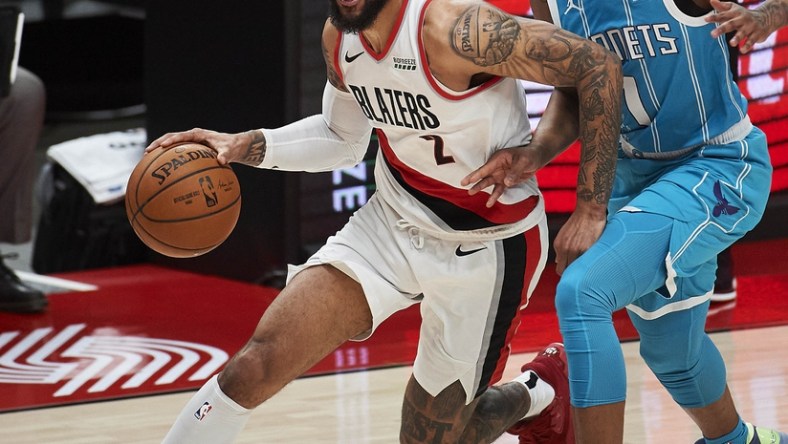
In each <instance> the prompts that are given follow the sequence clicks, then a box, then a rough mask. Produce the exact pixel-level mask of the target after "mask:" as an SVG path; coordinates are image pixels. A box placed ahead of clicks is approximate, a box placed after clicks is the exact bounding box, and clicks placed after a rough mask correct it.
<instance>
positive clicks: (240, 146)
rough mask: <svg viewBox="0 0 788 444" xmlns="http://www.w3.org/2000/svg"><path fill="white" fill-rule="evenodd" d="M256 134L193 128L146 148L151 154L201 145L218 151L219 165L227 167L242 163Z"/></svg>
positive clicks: (169, 134)
mask: <svg viewBox="0 0 788 444" xmlns="http://www.w3.org/2000/svg"><path fill="white" fill-rule="evenodd" d="M253 133H254V132H253V131H247V132H244V133H236V134H228V133H220V132H216V131H211V130H207V129H202V128H193V129H190V130H189V131H182V132H176V133H167V134H165V135H163V136H161V137H159V138H158V139H156V140H154V141H153V142H151V143H150V145H148V147H147V148H145V152H146V153H148V152H151V151H153V150H154V149H156V148H159V147H161V148H164V149H167V148H171V147H173V146H175V145H180V144H182V143H199V144H202V145H205V146H207V147H209V148H212V149H213V150H215V151H216V153H217V154H218V155H217V158H218V160H219V163H220V164H222V165H226V164H228V163H230V162H234V161H239V162H240V161H242V160H243V159H244V157H245V156H246V154H247V153H248V151H249V146H250V145H252V142H253V140H254V134H253Z"/></svg>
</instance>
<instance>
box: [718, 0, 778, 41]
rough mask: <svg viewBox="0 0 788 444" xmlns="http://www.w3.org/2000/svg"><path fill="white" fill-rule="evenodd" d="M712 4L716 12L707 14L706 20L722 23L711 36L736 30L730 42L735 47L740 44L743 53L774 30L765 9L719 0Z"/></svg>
mask: <svg viewBox="0 0 788 444" xmlns="http://www.w3.org/2000/svg"><path fill="white" fill-rule="evenodd" d="M711 6H712V7H713V8H714V10H715V11H716V13H715V14H709V15H708V16H706V21H707V22H714V23H719V24H720V26H718V27H717V28H716V29H714V30H713V31H712V32H711V36H712V37H714V38H717V37H719V36H721V35H722V34H727V33H729V32H735V34H734V36H733V37H732V38H731V39H730V40H729V43H730V45H731V46H733V47H736V46H740V47H739V50H740V51H741V52H742V54H744V53H747V52H749V51H750V50H751V49H752V47H753V45H755V44H756V43H760V42H763V41H764V40H766V38H767V37H769V34H771V33H772V31H773V30H772V29H770V28H769V25H768V24H769V21H768V20H767V17H766V16H765V13H764V12H763V11H759V10H757V9H747V8H745V7H743V6H741V5H738V4H736V3H733V2H724V3H723V2H721V1H719V0H711Z"/></svg>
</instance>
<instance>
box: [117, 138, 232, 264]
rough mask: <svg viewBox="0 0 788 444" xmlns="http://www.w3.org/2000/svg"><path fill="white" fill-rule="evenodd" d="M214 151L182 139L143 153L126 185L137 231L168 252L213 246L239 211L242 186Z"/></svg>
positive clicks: (184, 253)
mask: <svg viewBox="0 0 788 444" xmlns="http://www.w3.org/2000/svg"><path fill="white" fill-rule="evenodd" d="M216 156H217V154H216V151H214V150H212V149H211V148H209V147H207V146H204V145H201V144H196V143H186V144H182V145H178V146H176V147H173V148H169V149H162V148H157V149H155V150H153V151H151V152H149V153H146V154H145V155H144V156H143V157H142V160H140V162H139V163H138V164H137V166H136V167H135V168H134V171H132V173H131V177H129V182H128V185H127V187H126V216H127V217H128V218H129V223H130V224H131V226H132V227H133V228H134V232H135V233H137V236H139V238H140V239H141V240H142V241H143V242H144V243H145V245H147V246H148V247H150V248H151V249H153V250H154V251H157V252H159V253H161V254H163V255H165V256H170V257H194V256H199V255H201V254H204V253H207V252H209V251H211V250H213V249H214V248H216V247H218V246H219V245H220V244H221V243H222V242H224V241H225V239H227V237H228V236H229V235H230V233H232V231H233V229H234V228H235V224H236V223H237V222H238V216H239V214H240V211H241V189H240V186H239V184H238V178H237V177H236V175H235V172H233V170H232V168H230V167H229V166H227V165H221V164H220V163H219V161H218V160H217V159H216Z"/></svg>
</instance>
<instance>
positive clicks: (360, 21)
mask: <svg viewBox="0 0 788 444" xmlns="http://www.w3.org/2000/svg"><path fill="white" fill-rule="evenodd" d="M386 3H388V0H365V1H364V6H363V7H362V8H361V13H360V14H358V15H356V16H353V17H348V16H344V15H342V11H341V9H342V8H341V7H340V6H339V5H338V4H337V2H336V0H328V4H329V8H330V12H329V15H328V18H329V19H330V20H331V23H332V24H333V25H334V26H336V27H337V29H339V30H340V31H344V32H353V33H359V32H361V31H363V30H365V29H367V28H369V27H370V26H372V24H373V23H375V20H376V19H377V18H378V14H380V11H381V10H382V9H383V7H384V6H386Z"/></svg>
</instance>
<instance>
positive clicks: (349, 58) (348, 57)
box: [345, 51, 364, 63]
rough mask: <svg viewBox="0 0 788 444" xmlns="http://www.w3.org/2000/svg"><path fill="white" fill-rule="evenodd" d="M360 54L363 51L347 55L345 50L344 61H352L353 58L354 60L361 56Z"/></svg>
mask: <svg viewBox="0 0 788 444" xmlns="http://www.w3.org/2000/svg"><path fill="white" fill-rule="evenodd" d="M361 54H364V51H361V52H360V53H358V54H356V55H354V56H349V55H348V53H347V51H345V61H346V62H348V63H353V60H356V59H357V58H359V57H361Z"/></svg>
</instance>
